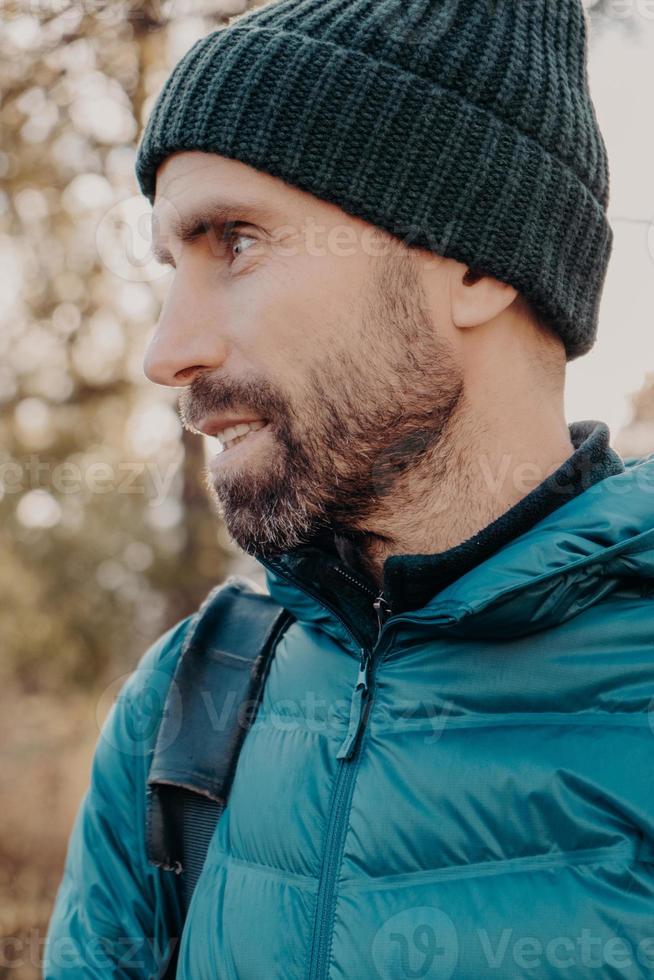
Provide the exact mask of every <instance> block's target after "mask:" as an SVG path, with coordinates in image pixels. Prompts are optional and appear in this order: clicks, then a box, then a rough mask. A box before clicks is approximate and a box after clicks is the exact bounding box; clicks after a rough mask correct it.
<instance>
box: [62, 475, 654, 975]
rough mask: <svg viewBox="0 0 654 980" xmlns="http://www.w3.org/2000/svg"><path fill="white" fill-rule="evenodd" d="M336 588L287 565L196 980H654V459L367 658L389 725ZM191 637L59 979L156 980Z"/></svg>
mask: <svg viewBox="0 0 654 980" xmlns="http://www.w3.org/2000/svg"><path fill="white" fill-rule="evenodd" d="M312 568H313V571H312ZM314 572H315V568H314V566H312V563H311V561H309V560H303V561H302V560H301V561H298V562H296V563H295V565H294V566H293V568H292V569H291V567H290V563H289V562H285V561H281V562H279V563H278V564H277V565H275V563H268V564H267V578H268V584H269V588H270V591H271V594H272V595H273V597H274V598H275V599H276V600H278V601H279V602H280V603H281V604H283V605H284V606H285V607H286V608H287V609H289V610H290V611H291V612H292V613H293V614H294V615H295V617H296V621H295V622H294V623H293V624H292V625H291V627H290V628H289V630H288V631H287V632H286V633H285V635H284V636H283V638H282V640H281V641H280V643H279V645H278V648H277V652H276V656H275V658H274V661H273V665H272V670H271V673H270V676H269V679H268V682H267V685H266V689H265V693H264V700H263V702H262V706H261V710H260V712H259V715H258V716H257V719H256V721H255V724H254V726H253V728H252V729H251V730H250V732H249V733H248V735H247V738H246V740H245V744H244V747H243V751H242V754H241V758H240V762H239V766H238V769H237V772H236V777H235V780H234V785H233V789H232V795H231V798H230V801H229V804H228V807H227V809H226V810H225V812H224V814H223V817H222V818H221V820H220V822H219V824H218V828H217V831H216V833H215V835H214V838H213V841H212V844H211V847H210V850H209V854H208V858H207V862H206V865H205V868H204V871H203V874H202V876H201V878H200V881H199V883H198V887H197V889H196V892H195V894H194V897H193V901H192V904H191V907H190V911H189V916H188V920H187V923H186V928H185V930H184V933H183V937H182V943H181V949H180V958H179V967H178V976H179V977H182V978H184V980H209V978H210V980H217V978H219V980H264V978H265V980H318V978H321V980H322V978H324V980H326V978H329V980H359V978H361V980H375V978H382V980H405V978H449V977H456V978H462V980H478V978H481V977H497V978H498V980H506V978H525V977H536V978H554V977H555V978H557V980H560V978H585V977H592V978H602V980H605V978H612V977H619V978H621V980H624V978H634V980H636V978H642V977H651V976H654V711H653V710H652V709H653V708H654V700H653V699H654V457H653V458H650V459H648V460H644V461H642V462H640V463H636V464H630V465H628V466H627V468H626V469H625V471H624V472H623V473H621V474H619V475H616V476H612V477H610V478H608V479H605V480H602V481H601V482H600V483H598V484H596V485H594V486H592V487H591V488H589V489H588V490H586V491H585V492H584V493H582V494H581V495H580V496H578V497H576V498H575V499H574V500H572V501H569V502H568V503H566V504H564V505H563V506H561V507H560V508H559V509H558V510H556V511H555V512H554V513H553V514H551V515H550V516H549V517H547V518H545V519H544V520H542V521H540V522H539V523H538V524H536V525H535V526H534V527H533V528H532V529H531V530H530V531H528V532H527V533H525V534H523V535H521V536H520V537H518V538H517V539H515V540H514V541H513V542H512V543H510V544H509V545H507V546H505V547H503V548H501V550H499V551H498V552H497V553H496V554H494V555H493V556H492V557H491V558H490V559H488V560H487V561H485V562H483V563H482V564H480V565H479V566H477V567H476V568H475V569H474V570H473V571H471V572H468V573H467V574H465V575H463V576H462V577H461V578H459V579H458V580H457V581H456V582H454V583H453V584H452V585H450V586H448V587H447V588H445V589H444V590H443V591H442V592H441V593H440V594H439V595H437V596H436V597H435V598H434V599H433V600H432V601H431V602H429V603H428V604H427V605H425V606H424V607H423V608H421V609H419V610H417V611H414V612H411V613H404V614H401V615H400V614H398V615H394V616H391V618H390V619H388V620H387V622H386V623H385V624H383V626H382V628H381V630H380V632H379V636H378V637H373V639H372V642H371V650H370V651H369V653H370V662H369V664H367V665H366V667H367V673H368V682H369V685H370V701H369V708H370V710H369V713H368V715H367V717H366V716H365V713H364V715H363V716H362V717H361V718H360V717H359V713H358V705H357V698H356V696H354V697H353V689H354V687H355V684H356V681H357V676H358V675H359V671H360V660H361V649H360V647H361V641H360V637H359V636H356V635H354V634H353V632H352V630H351V629H350V628H349V626H348V622H347V617H344V616H343V615H342V614H341V612H340V611H339V609H337V608H336V606H335V605H334V603H333V602H331V601H329V600H328V599H326V598H325V594H323V593H322V592H321V590H320V588H318V587H317V585H316V581H315V579H314V577H313V575H314ZM345 584H346V583H345V579H344V586H345ZM352 587H354V586H352ZM361 601H365V602H370V603H372V596H370V597H367V596H365V595H363V594H362V595H361ZM188 625H189V620H184V621H183V622H181V623H179V624H178V625H177V626H176V627H174V628H173V629H172V630H170V631H169V632H168V633H166V635H165V636H163V637H162V638H161V639H160V640H159V641H158V642H157V643H156V644H155V645H154V646H153V647H152V648H151V649H150V650H149V651H148V652H147V654H146V655H145V657H144V658H143V660H142V662H141V664H140V666H139V668H138V669H137V670H136V671H135V673H134V674H133V675H132V677H131V678H130V680H129V681H128V682H127V684H126V685H125V687H124V689H123V691H122V693H121V696H120V698H119V700H118V702H117V704H116V706H115V707H114V709H113V710H112V712H111V714H110V716H109V718H108V720H107V722H106V725H105V727H104V729H103V734H102V736H101V738H100V741H99V743H98V747H97V751H96V756H95V761H94V766H93V775H92V781H91V786H90V788H89V791H88V793H87V796H86V798H85V800H84V802H83V804H82V806H81V808H80V812H79V814H78V817H77V821H76V824H75V828H74V831H73V835H72V838H71V843H70V847H69V853H68V858H67V863H66V871H65V876H64V879H63V882H62V884H61V888H60V891H59V895H58V899H57V903H56V908H55V912H54V915H53V919H52V922H51V927H50V934H49V942H48V949H47V957H46V959H47V964H46V970H45V975H46V977H48V978H68V977H75V978H77V977H79V978H94V977H102V978H107V977H110V976H111V977H121V978H122V977H156V976H157V975H158V973H159V971H160V969H161V968H162V966H163V965H164V964H165V959H166V955H167V948H168V941H169V939H170V937H171V936H174V935H177V931H178V929H179V927H180V924H181V923H180V911H179V905H178V900H177V893H176V888H175V880H174V875H172V874H171V873H169V872H162V871H158V870H156V869H155V868H154V867H151V866H150V865H149V864H148V863H147V859H146V856H145V840H144V838H145V815H144V810H145V783H146V776H147V769H148V761H149V758H150V754H149V753H150V751H151V749H152V747H153V740H154V735H155V733H156V711H155V712H154V713H153V705H155V706H157V705H161V704H162V703H163V700H164V698H165V694H166V690H167V687H168V685H169V683H170V678H171V674H172V672H173V670H174V667H175V664H176V660H177V658H178V655H179V651H180V647H181V644H182V641H183V638H184V636H185V633H186V631H187V629H188ZM153 717H154V722H155V723H154V724H153ZM357 728H359V733H358V737H357V738H356V739H355V740H353V739H352V737H351V736H352V734H353V731H356V729H357Z"/></svg>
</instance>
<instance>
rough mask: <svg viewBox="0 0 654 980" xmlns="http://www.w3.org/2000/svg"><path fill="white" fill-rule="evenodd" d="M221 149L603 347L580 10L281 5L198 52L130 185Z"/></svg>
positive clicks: (508, 0)
mask: <svg viewBox="0 0 654 980" xmlns="http://www.w3.org/2000/svg"><path fill="white" fill-rule="evenodd" d="M180 150H202V151H205V152H208V153H218V154H220V155H221V156H225V157H231V158H233V159H235V160H240V161H242V162H243V163H246V164H249V165H250V166H252V167H255V168H256V169H258V170H261V171H265V172H266V173H269V174H272V175H273V176H275V177H280V178H282V179H283V180H285V181H287V182H288V183H289V184H293V185H295V186H297V187H299V188H301V189H302V190H305V191H308V192H309V193H311V194H313V195H315V196H316V197H319V198H322V199H324V200H326V201H330V202H332V203H333V204H337V205H338V206H339V207H341V208H342V209H343V210H344V211H347V212H348V213H350V214H352V215H356V216H357V217H359V218H363V219H364V220H366V221H368V222H370V223H372V224H374V225H378V226H380V227H382V228H384V229H386V230H387V231H388V232H390V233H391V234H393V235H396V236H397V237H399V238H401V239H403V240H404V241H405V242H406V243H407V244H408V245H415V246H419V247H422V248H427V249H431V250H432V251H434V252H436V253H438V254H439V255H443V256H448V257H451V258H454V259H457V260H459V261H460V262H464V263H465V264H466V265H469V266H471V267H472V268H473V269H474V270H475V271H478V272H483V273H486V274H488V275H491V276H494V277H495V278H497V279H500V280H502V281H504V282H508V283H510V284H511V285H512V286H514V287H515V288H516V289H517V290H518V291H519V292H521V293H522V294H523V295H524V296H525V297H526V298H527V299H528V300H529V301H530V303H531V304H532V307H533V308H534V309H535V311H536V313H537V314H539V316H540V317H541V318H542V319H543V320H544V321H545V322H546V323H547V324H548V325H550V326H551V327H553V328H554V329H555V330H557V331H558V333H559V334H560V336H561V337H562V339H563V341H564V343H565V346H566V350H567V354H568V359H570V360H571V359H572V358H574V357H578V356H579V355H581V354H584V353H586V352H587V351H588V350H589V349H590V348H591V346H592V345H593V342H594V340H595V336H596V332H597V315H598V306H599V300H600V296H601V291H602V287H603V284H604V278H605V275H606V267H607V264H608V260H609V256H610V252H611V244H612V232H611V229H610V227H609V224H608V222H607V218H606V207H607V202H608V183H609V179H608V164H607V158H606V150H605V147H604V143H603V140H602V136H601V134H600V131H599V128H598V125H597V119H596V117H595V112H594V109H593V105H592V103H591V99H590V94H589V91H588V81H587V71H586V24H585V18H584V13H583V9H582V5H581V2H580V0H277V2H273V3H271V4H269V5H267V6H264V7H263V8H261V9H258V10H255V11H253V12H251V13H249V14H247V15H245V16H243V17H240V18H238V19H237V20H235V21H233V22H232V23H231V25H230V26H229V27H227V28H224V29H221V30H217V31H214V32H213V33H211V34H209V35H208V36H207V37H204V38H202V39H201V40H200V41H198V42H197V43H196V44H195V45H194V46H193V47H192V48H191V49H190V51H188V53H187V54H186V55H185V56H184V58H183V59H182V60H181V61H180V62H179V64H178V65H177V66H176V68H175V69H174V71H173V73H172V75H171V76H170V78H169V79H168V81H167V83H166V85H165V86H164V89H163V91H162V92H161V94H160V96H159V98H158V101H157V103H156V105H155V108H154V111H153V112H152V115H151V117H150V120H149V122H148V124H147V127H146V130H145V133H144V136H143V140H142V142H141V145H140V147H139V152H138V159H137V163H136V171H137V177H138V180H139V183H140V186H141V189H142V190H143V193H144V194H145V195H146V196H147V197H148V198H149V199H150V201H153V200H154V192H155V182H156V171H157V167H158V166H159V164H161V163H162V162H163V161H164V159H165V158H166V157H168V156H170V154H172V153H175V152H177V151H180Z"/></svg>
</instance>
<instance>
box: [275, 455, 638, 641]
mask: <svg viewBox="0 0 654 980" xmlns="http://www.w3.org/2000/svg"><path fill="white" fill-rule="evenodd" d="M261 563H262V564H263V565H264V567H265V569H266V580H267V584H268V588H269V591H270V594H271V595H272V597H273V598H274V599H275V600H276V601H277V602H279V603H281V604H282V605H283V606H285V608H287V609H288V610H289V611H290V612H292V613H293V614H294V615H295V616H296V618H297V619H298V620H300V621H302V622H305V623H307V624H311V625H313V626H315V627H317V628H319V629H323V630H325V631H326V632H328V633H330V634H331V635H333V636H334V637H335V638H337V639H338V640H339V641H341V642H344V643H345V644H348V645H351V644H352V639H353V638H354V639H355V641H356V642H357V643H358V645H363V643H365V642H370V639H369V638H368V637H361V636H360V635H356V634H355V636H354V637H352V635H351V634H352V633H353V632H354V631H353V630H352V629H349V630H348V629H347V628H346V626H345V624H344V622H343V617H342V616H339V614H338V611H339V608H340V609H341V610H342V609H343V608H344V602H345V605H347V603H349V602H350V601H351V602H352V603H353V604H354V605H357V604H358V605H359V606H361V604H362V603H364V604H366V607H367V608H370V606H371V604H372V601H373V599H374V596H373V595H372V593H370V594H368V595H365V594H364V593H363V591H362V588H361V586H360V585H359V587H358V588H356V586H355V585H353V584H352V580H351V574H350V573H349V572H348V570H347V569H346V568H345V566H343V565H342V563H340V562H339V561H337V560H336V559H335V558H332V556H328V555H327V554H326V553H325V552H322V551H321V550H320V549H318V548H315V547H312V546H310V545H307V546H303V547H300V548H298V549H295V550H294V551H291V552H287V553H286V554H284V555H281V556H278V557H276V558H274V559H267V560H265V561H262V562H261ZM339 566H340V567H339ZM348 579H350V581H348ZM624 585H628V586H629V587H630V588H632V589H633V588H635V589H636V592H637V594H639V595H642V596H644V595H650V594H651V595H654V454H652V455H651V456H648V457H646V458H645V459H642V460H635V461H629V462H627V463H626V464H625V470H624V471H623V472H622V473H619V474H617V475H615V476H611V477H607V478H606V479H604V480H601V481H600V482H599V483H596V484H594V485H593V486H591V487H589V489H588V490H586V491H585V492H584V493H582V494H580V495H579V496H578V497H576V498H575V499H574V500H571V501H570V502H568V503H566V504H563V505H562V506H561V507H559V508H558V509H557V510H556V511H555V512H554V513H552V514H551V515H550V516H549V517H546V518H545V519H544V520H542V521H540V522H539V523H537V524H536V525H534V526H533V527H532V528H531V529H530V530H529V531H527V532H526V533H524V534H522V535H520V536H519V537H517V538H515V539H514V540H513V541H511V542H510V543H509V544H508V545H506V546H505V547H503V548H501V549H500V550H499V551H497V552H496V553H495V554H493V555H492V556H491V557H490V558H488V559H487V560H486V561H483V562H482V563H481V564H479V565H478V566H476V567H475V568H474V569H472V570H471V571H469V572H468V573H466V574H465V575H462V576H461V577H460V578H459V579H457V580H456V581H455V582H453V583H452V584H451V585H449V586H447V587H446V588H444V589H443V590H442V591H441V592H440V593H439V594H438V595H437V596H435V597H434V598H433V599H432V600H431V601H429V602H427V603H426V604H425V605H424V606H423V607H422V608H420V609H417V610H414V611H412V612H411V613H405V614H401V615H398V616H397V617H395V619H396V621H398V622H399V621H403V622H410V623H413V624H415V625H416V627H419V628H420V629H421V630H422V629H423V628H424V629H426V630H428V631H432V632H435V633H438V634H439V635H448V636H461V637H469V638H486V639H492V638H495V637H497V638H500V637H502V638H512V637H519V636H525V635H528V634H530V633H535V632H537V631H539V630H544V629H548V628H550V627H552V626H555V625H557V624H558V623H561V622H564V621H565V620H568V619H571V618H572V617H574V616H576V615H577V614H578V613H580V612H582V611H583V610H585V609H587V608H588V607H590V606H592V605H594V604H595V603H597V602H599V601H600V600H601V599H603V598H604V597H605V596H607V595H609V594H610V593H611V592H614V591H615V590H616V589H618V588H620V587H623V586H624ZM391 622H392V620H391Z"/></svg>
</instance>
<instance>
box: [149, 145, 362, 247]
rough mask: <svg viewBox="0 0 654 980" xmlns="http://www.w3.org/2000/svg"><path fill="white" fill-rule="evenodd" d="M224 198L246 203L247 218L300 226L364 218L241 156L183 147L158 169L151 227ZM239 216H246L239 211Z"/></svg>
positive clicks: (169, 225) (164, 227)
mask: <svg viewBox="0 0 654 980" xmlns="http://www.w3.org/2000/svg"><path fill="white" fill-rule="evenodd" d="M214 203H222V204H225V205H227V206H229V205H231V204H235V205H236V206H237V207H242V208H243V209H245V207H246V206H249V207H250V209H251V211H252V214H251V215H250V216H249V217H250V219H251V220H253V221H256V220H257V217H260V218H261V219H262V220H264V219H266V218H268V219H269V220H271V221H272V220H278V221H279V222H280V223H290V224H292V225H293V226H296V227H301V226H303V225H304V224H305V223H306V222H312V221H318V222H322V223H323V224H325V225H326V226H328V227H331V226H333V225H334V224H343V223H346V224H350V223H351V224H354V225H362V226H365V225H366V224H367V223H366V222H364V221H363V220H362V219H359V218H357V217H355V216H353V215H350V214H347V213H346V212H344V211H342V210H341V208H340V207H338V206H337V205H335V204H332V203H331V202H329V201H324V200H322V199H321V198H318V197H315V196H314V195H313V194H310V193H309V192H307V191H304V190H301V189H300V188H299V187H295V186H294V185H292V184H288V183H287V182H286V181H284V180H281V178H278V177H274V176H272V174H268V173H264V172H263V171H260V170H256V169H255V168H254V167H251V166H249V165H248V164H246V163H242V162H241V161H240V160H231V159H229V158H228V157H223V156H219V155H218V154H215V153H202V152H200V151H188V152H187V151H184V152H182V153H176V154H173V155H172V156H170V157H168V158H167V159H166V160H165V161H164V162H163V163H162V164H161V166H160V167H159V169H158V171H157V184H156V193H155V199H154V211H153V216H152V218H153V226H154V227H157V228H159V229H160V230H161V231H162V232H164V233H166V234H168V232H169V230H170V231H171V232H172V231H173V229H174V226H175V224H176V223H177V222H179V220H180V219H185V218H186V217H187V216H188V215H190V214H191V213H200V212H201V211H202V210H203V209H204V208H206V207H207V206H209V205H211V204H214ZM243 220H244V221H246V220H248V215H246V214H243Z"/></svg>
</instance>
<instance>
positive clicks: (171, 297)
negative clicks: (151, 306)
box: [143, 272, 226, 388]
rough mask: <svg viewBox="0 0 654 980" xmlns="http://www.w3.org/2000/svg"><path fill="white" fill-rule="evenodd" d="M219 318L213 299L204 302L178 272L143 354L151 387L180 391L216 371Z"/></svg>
mask: <svg viewBox="0 0 654 980" xmlns="http://www.w3.org/2000/svg"><path fill="white" fill-rule="evenodd" d="M196 287H197V284H196ZM220 319H221V317H220V311H219V310H217V309H216V298H215V296H214V297H213V299H212V302H211V303H209V302H207V301H206V300H205V299H203V296H202V293H201V291H200V290H199V289H198V288H193V283H192V282H184V280H183V279H182V278H181V276H180V275H179V272H178V273H177V274H176V276H175V279H174V280H173V283H172V285H171V287H170V290H169V292H168V295H167V296H166V299H165V301H164V305H163V308H162V311H161V316H160V317H159V322H158V323H157V326H156V328H155V331H154V333H153V335H152V338H151V340H150V342H149V344H148V348H147V350H146V352H145V356H144V359H143V371H144V374H145V375H146V377H147V378H149V379H150V381H154V382H155V384H160V385H166V386H168V387H170V388H181V387H186V386H187V385H190V384H191V382H192V381H193V380H194V379H195V378H196V377H197V375H198V374H200V373H203V372H204V373H206V372H207V371H210V370H212V371H213V370H216V368H219V367H220V366H221V365H222V364H223V362H224V360H225V357H226V345H225V341H224V339H223V337H222V336H221V333H220V329H219V327H218V324H219V322H220Z"/></svg>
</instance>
